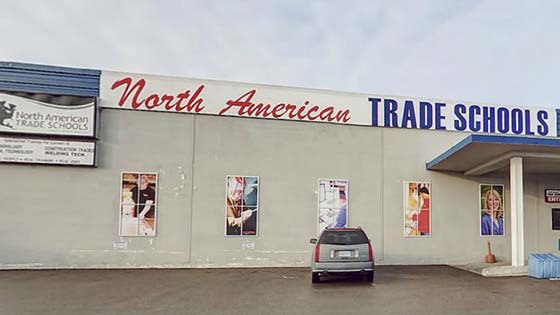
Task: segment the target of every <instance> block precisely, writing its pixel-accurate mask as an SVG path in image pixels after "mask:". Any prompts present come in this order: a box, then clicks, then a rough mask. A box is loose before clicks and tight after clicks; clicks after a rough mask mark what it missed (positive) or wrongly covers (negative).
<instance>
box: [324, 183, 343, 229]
mask: <svg viewBox="0 0 560 315" xmlns="http://www.w3.org/2000/svg"><path fill="white" fill-rule="evenodd" d="M318 194H319V198H318V199H319V224H318V234H320V233H321V231H323V230H324V229H326V228H344V227H348V181H347V180H344V179H342V180H341V179H319V192H318Z"/></svg>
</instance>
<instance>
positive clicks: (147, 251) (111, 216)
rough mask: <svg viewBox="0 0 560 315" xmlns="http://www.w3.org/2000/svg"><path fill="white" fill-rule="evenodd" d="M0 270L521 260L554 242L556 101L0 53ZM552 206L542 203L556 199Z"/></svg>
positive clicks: (559, 224)
mask: <svg viewBox="0 0 560 315" xmlns="http://www.w3.org/2000/svg"><path fill="white" fill-rule="evenodd" d="M0 91H1V93H0V161H2V162H3V163H0V176H1V178H2V181H1V184H0V185H1V186H0V197H1V198H0V199H1V200H2V207H1V209H2V214H3V219H4V221H3V224H2V226H1V227H0V237H1V239H2V241H1V243H0V244H1V246H0V248H1V250H2V252H3V255H2V258H0V268H2V269H14V268H137V267H138V268H140V267H150V268H152V267H153V268H177V267H179V268H180V267H186V268H191V267H192V268H194V267H252V266H257V267H260V266H263V267H271V266H307V265H308V264H309V257H310V253H311V245H310V244H309V243H308V241H309V239H310V238H312V237H315V236H316V235H317V233H318V231H319V229H320V228H324V227H325V226H347V225H349V226H361V227H362V228H364V229H365V230H366V232H367V233H368V235H369V236H370V237H371V239H372V243H373V246H374V251H375V259H376V261H377V263H378V264H454V263H466V262H473V261H482V260H483V259H484V256H485V255H486V253H487V242H488V241H490V242H491V245H492V250H493V252H494V254H495V255H496V257H497V259H498V260H502V261H511V262H512V264H513V265H516V266H519V265H523V264H524V261H525V259H526V258H527V254H528V253H531V252H551V251H556V250H557V249H558V246H559V239H560V230H558V229H560V217H559V216H560V210H558V209H560V205H559V204H558V203H560V180H559V179H558V177H557V174H558V173H559V172H560V160H559V158H560V141H559V140H558V135H559V132H558V129H559V128H558V118H557V117H558V116H557V115H558V114H557V113H558V110H556V109H553V108H537V107H522V106H501V105H494V104H483V103H482V104H481V103H473V102H458V101H446V100H432V99H416V98H405V97H391V96H382V95H374V94H355V93H344V92H334V91H324V90H313V89H300V88H289V87H278V86H267V85H259V84H249V83H237V82H223V81H211V80H199V79H186V78H176V77H164V76H155V75H142V74H131V73H117V72H111V71H98V70H86V69H71V68H62V67H53V66H45V65H31V64H21V63H11V62H2V63H0ZM557 208H558V209H557Z"/></svg>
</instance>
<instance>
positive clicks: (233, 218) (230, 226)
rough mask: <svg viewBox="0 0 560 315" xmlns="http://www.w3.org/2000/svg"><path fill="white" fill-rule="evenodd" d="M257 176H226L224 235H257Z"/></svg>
mask: <svg viewBox="0 0 560 315" xmlns="http://www.w3.org/2000/svg"><path fill="white" fill-rule="evenodd" d="M258 217H259V177H258V176H234V175H228V176H227V177H226V220H225V235H226V236H257V235H258V231H259V229H258V222H259V221H258Z"/></svg>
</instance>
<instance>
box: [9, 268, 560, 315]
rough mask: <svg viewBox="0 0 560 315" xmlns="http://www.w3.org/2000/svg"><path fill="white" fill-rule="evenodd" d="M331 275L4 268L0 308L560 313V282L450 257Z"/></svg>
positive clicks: (101, 312) (98, 314) (96, 313)
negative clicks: (476, 269) (371, 278)
mask: <svg viewBox="0 0 560 315" xmlns="http://www.w3.org/2000/svg"><path fill="white" fill-rule="evenodd" d="M324 280H325V281H324V282H322V283H320V284H311V275H310V272H309V271H308V269H304V268H262V269H163V270H157V269H148V270H25V271H0V314H6V315H10V314H14V315H16V314H17V315H24V314H42V315H43V314H61V315H77V314H87V315H89V314H91V315H109V314H110V315H115V314H119V315H120V314H133V315H143V314H150V315H155V314H212V315H214V314H560V281H551V280H537V279H532V278H527V277H509V278H485V277H482V276H480V275H476V274H473V273H470V272H467V271H463V270H459V269H455V268H453V267H448V266H379V267H377V270H376V274H375V282H374V284H373V285H372V284H369V283H367V282H365V281H363V280H362V279H361V278H360V277H331V278H328V279H324Z"/></svg>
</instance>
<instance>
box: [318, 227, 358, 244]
mask: <svg viewBox="0 0 560 315" xmlns="http://www.w3.org/2000/svg"><path fill="white" fill-rule="evenodd" d="M367 242H368V238H367V236H366V234H365V233H364V232H363V231H360V230H335V231H325V232H323V235H322V236H321V239H319V244H330V245H355V244H365V243H367Z"/></svg>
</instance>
